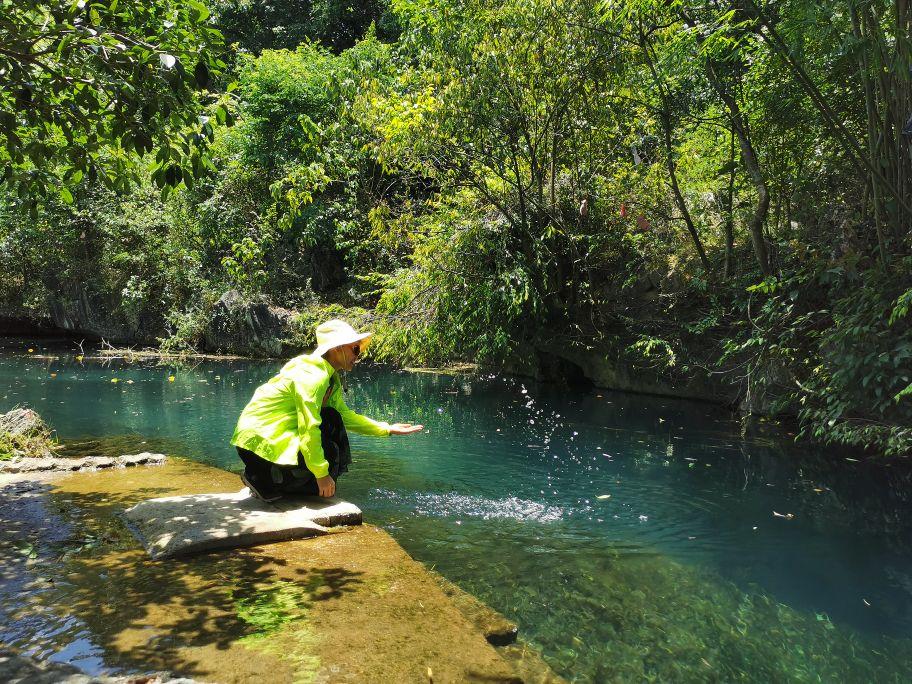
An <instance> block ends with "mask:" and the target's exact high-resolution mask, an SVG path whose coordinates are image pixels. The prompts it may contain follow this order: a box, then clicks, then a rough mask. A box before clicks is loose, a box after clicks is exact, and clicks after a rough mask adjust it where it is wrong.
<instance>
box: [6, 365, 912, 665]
mask: <svg viewBox="0 0 912 684" xmlns="http://www.w3.org/2000/svg"><path fill="white" fill-rule="evenodd" d="M36 351H40V349H37V348H36ZM277 367H278V364H277V363H249V362H205V363H200V364H198V365H195V366H193V367H176V366H167V365H166V366H159V365H156V364H125V363H123V362H111V363H109V364H107V365H104V364H100V363H98V362H85V363H80V362H79V361H77V360H76V359H75V358H74V357H72V356H61V357H58V358H56V359H39V358H34V356H32V357H29V356H28V355H24V356H14V355H6V356H2V357H0V411H5V410H8V409H9V408H11V407H12V406H15V405H29V406H32V407H34V408H35V409H37V410H38V411H39V412H40V413H41V414H42V416H43V417H44V418H45V419H46V420H47V422H48V423H49V424H50V425H52V426H53V427H55V428H56V430H57V432H58V435H59V436H60V437H61V438H62V439H65V440H75V439H91V438H96V437H106V436H112V435H134V436H135V442H136V449H135V450H136V451H141V450H146V449H165V450H167V451H169V452H170V453H176V454H180V455H185V456H188V457H191V458H194V459H197V460H200V461H204V462H207V463H210V464H213V465H216V466H219V467H222V468H226V469H230V470H235V471H236V470H238V469H239V465H240V464H239V461H238V460H237V458H236V455H235V454H234V452H233V450H232V448H231V447H230V446H229V445H228V443H227V440H228V438H229V436H230V434H231V431H232V429H233V426H234V422H235V420H236V417H237V414H238V413H239V411H240V410H241V408H242V407H243V405H244V404H245V403H246V401H247V400H248V399H249V397H250V395H251V394H252V392H253V390H254V388H255V387H256V386H257V385H258V384H259V383H261V382H263V381H265V380H266V379H267V378H268V377H269V376H270V375H271V374H272V373H273V372H274V371H275V369H276V368H277ZM171 378H173V380H172V379H171ZM114 380H116V382H112V381H114ZM346 384H347V401H348V403H349V405H350V406H352V407H353V408H355V409H356V410H358V411H360V412H362V413H365V414H367V415H370V416H373V417H376V418H381V419H387V420H394V419H395V420H403V421H411V422H416V423H417V422H421V423H423V424H424V425H425V428H426V430H425V432H423V433H421V434H418V435H411V436H406V437H391V438H388V439H372V438H366V437H360V436H353V451H354V466H353V468H352V472H350V473H349V474H347V475H346V476H345V477H344V478H343V479H342V480H341V482H340V493H341V495H342V496H344V497H345V498H347V499H350V500H352V501H354V502H356V503H357V504H358V505H360V506H361V507H362V509H363V510H364V513H365V519H366V520H367V521H369V522H373V523H375V524H378V525H381V526H383V527H384V528H386V529H387V530H389V531H390V532H391V533H392V534H393V535H394V536H395V537H396V538H397V539H398V540H399V542H400V543H401V544H402V545H403V546H404V547H405V548H406V549H407V550H408V551H409V552H410V553H412V554H413V555H414V556H415V557H417V558H419V559H420V560H422V561H424V562H426V563H427V564H429V565H431V566H433V567H435V568H436V569H437V570H439V571H440V572H442V573H443V574H444V575H446V576H447V577H449V578H450V579H452V580H454V581H456V582H457V583H459V584H460V585H461V586H463V587H464V588H466V589H468V590H469V591H471V592H473V593H475V594H476V595H478V596H480V597H482V598H483V599H484V600H486V601H487V602H488V603H490V604H491V605H492V606H494V607H495V608H497V609H499V610H500V611H501V612H503V613H505V614H506V615H508V616H509V617H511V618H513V619H515V620H516V621H517V622H518V623H519V624H520V629H521V634H522V636H523V637H524V638H526V639H527V640H529V641H531V642H533V643H534V644H535V645H537V646H538V647H539V648H540V649H541V651H542V652H543V653H544V655H545V657H546V658H547V659H548V661H549V662H550V663H551V664H552V665H553V666H554V667H555V669H557V670H558V671H559V672H560V673H561V674H563V675H564V676H566V677H568V678H570V679H574V680H578V681H606V680H641V679H658V680H667V679H670V678H675V679H690V680H713V681H731V680H734V679H749V680H754V681H758V680H761V679H763V680H767V679H775V680H793V681H817V680H820V679H823V680H829V681H832V680H841V681H871V680H872V679H876V680H878V681H908V680H909V679H912V664H910V663H912V658H910V656H912V563H910V561H912V515H910V513H912V501H910V497H912V494H910V492H912V489H910V487H909V485H910V481H912V469H910V468H909V466H908V464H907V463H905V462H893V463H892V464H890V465H885V464H884V463H871V462H864V461H862V460H861V459H860V457H859V456H858V455H857V454H855V455H853V454H852V453H842V452H839V453H836V452H834V451H833V450H828V449H819V448H810V447H807V446H796V445H795V444H793V443H791V442H790V441H789V440H787V439H785V438H783V439H780V440H758V439H754V440H747V441H745V440H742V439H741V438H740V436H739V430H738V425H737V423H734V422H732V421H731V419H730V416H729V415H728V414H727V413H726V412H725V411H724V410H723V409H720V408H718V407H714V406H710V405H705V404H699V403H695V402H685V401H673V400H666V399H659V398H651V397H642V396H634V395H624V394H617V393H611V392H607V391H600V390H593V391H590V392H587V393H580V392H571V391H569V390H560V389H557V388H555V387H551V386H542V385H535V384H532V383H529V382H527V381H526V382H524V381H522V380H519V379H513V378H504V377H500V376H493V375H483V376H474V377H469V376H450V375H434V374H424V373H401V372H390V371H386V370H380V369H358V370H356V371H355V372H354V373H352V374H350V377H349V378H348V379H347V382H346ZM856 459H858V460H856ZM777 513H778V514H780V515H776V514H777ZM782 516H786V517H782Z"/></svg>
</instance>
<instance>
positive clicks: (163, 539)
mask: <svg viewBox="0 0 912 684" xmlns="http://www.w3.org/2000/svg"><path fill="white" fill-rule="evenodd" d="M124 517H125V518H126V519H127V521H128V522H129V524H130V528H131V530H132V531H133V533H134V534H135V535H136V536H137V538H138V539H139V540H140V542H142V544H143V546H145V548H146V551H147V552H148V553H149V555H150V556H151V557H152V558H154V559H159V558H170V557H173V556H180V555H185V554H191V553H199V552H201V551H212V550H216V549H228V548H237V547H241V546H256V545H258V544H265V543H269V542H277V541H288V540H290V539H302V538H306V537H315V536H319V535H323V534H327V533H328V532H329V529H328V528H330V527H336V526H340V525H360V524H361V509H359V508H358V507H357V506H355V505H354V504H352V503H349V502H347V501H342V500H341V499H336V498H329V499H321V498H318V497H295V498H292V497H289V498H284V499H279V500H278V501H275V502H273V503H265V502H264V501H261V500H260V499H257V498H254V497H253V496H251V494H250V490H248V489H247V488H246V487H245V488H244V489H242V490H241V491H239V492H235V493H229V494H195V495H190V496H169V497H164V498H158V499H148V500H147V501H143V502H141V503H138V504H136V505H135V506H133V507H131V508H128V509H127V510H126V511H124Z"/></svg>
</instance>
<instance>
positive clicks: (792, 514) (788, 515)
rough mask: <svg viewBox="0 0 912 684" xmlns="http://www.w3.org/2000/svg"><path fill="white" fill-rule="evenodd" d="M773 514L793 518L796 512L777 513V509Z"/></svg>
mask: <svg viewBox="0 0 912 684" xmlns="http://www.w3.org/2000/svg"><path fill="white" fill-rule="evenodd" d="M773 515H774V516H775V517H777V518H785V519H786V520H791V519H792V518H794V517H795V514H794V513H777V512H776V511H773Z"/></svg>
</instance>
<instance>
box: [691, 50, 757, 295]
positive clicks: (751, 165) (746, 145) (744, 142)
mask: <svg viewBox="0 0 912 684" xmlns="http://www.w3.org/2000/svg"><path fill="white" fill-rule="evenodd" d="M706 74H707V76H708V77H709V82H710V84H711V85H712V87H713V90H715V91H716V94H718V95H719V97H720V98H721V99H722V102H724V103H725V106H726V108H727V109H728V114H729V117H730V118H731V124H732V131H733V132H734V134H735V135H736V136H737V137H738V142H739V144H740V146H741V158H742V159H743V161H744V167H745V168H746V169H747V172H748V174H749V175H750V177H751V180H752V181H753V183H754V188H755V189H756V190H757V206H756V208H755V209H754V216H753V218H751V222H750V236H751V243H752V244H753V247H754V255H755V256H756V257H757V263H758V264H760V272H761V273H763V275H764V277H769V276H771V275H773V269H772V267H771V266H770V258H769V250H768V249H767V246H766V240H765V238H764V236H763V224H764V223H765V221H766V215H767V214H768V213H769V201H770V198H769V189H768V188H767V186H766V181H765V180H764V179H763V170H762V169H761V168H760V162H759V161H758V160H757V153H756V152H755V151H754V146H753V145H752V144H751V139H750V131H749V129H748V126H747V121H746V120H745V118H744V116H743V114H742V113H741V108H740V107H739V106H738V103H737V101H736V100H735V98H734V97H732V95H731V94H730V93H729V92H728V91H727V90H726V88H725V87H724V86H723V85H722V82H721V81H720V80H719V78H718V76H717V75H716V71H715V68H714V66H713V64H712V62H709V61H707V63H706Z"/></svg>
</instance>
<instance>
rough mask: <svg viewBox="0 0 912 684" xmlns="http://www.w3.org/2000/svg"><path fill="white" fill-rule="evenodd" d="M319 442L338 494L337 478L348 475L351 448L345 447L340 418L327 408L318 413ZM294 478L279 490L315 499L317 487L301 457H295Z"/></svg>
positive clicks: (318, 490)
mask: <svg viewBox="0 0 912 684" xmlns="http://www.w3.org/2000/svg"><path fill="white" fill-rule="evenodd" d="M320 419H321V420H320V443H321V445H322V447H323V456H324V457H325V458H326V462H327V463H329V475H330V477H332V479H333V480H335V482H336V490H337V491H338V486H339V477H340V476H341V475H342V473H345V472H348V466H349V464H351V448H350V447H349V444H348V434H347V433H346V432H345V424H344V423H343V422H342V416H341V415H340V414H339V412H338V411H336V409H334V408H332V407H331V406H325V407H323V410H322V411H320ZM291 474H292V475H293V476H294V477H293V479H291V481H288V479H287V478H286V482H283V483H282V486H281V489H282V491H283V492H285V493H288V494H303V495H309V496H317V495H319V493H320V488H319V487H318V486H317V480H316V478H315V477H314V476H313V473H311V472H310V471H309V470H308V469H307V466H306V465H305V463H304V457H303V456H302V455H301V454H298V467H297V468H295V469H293V470H292V471H291Z"/></svg>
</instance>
